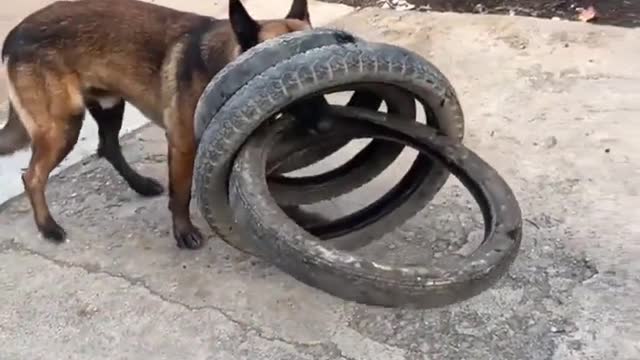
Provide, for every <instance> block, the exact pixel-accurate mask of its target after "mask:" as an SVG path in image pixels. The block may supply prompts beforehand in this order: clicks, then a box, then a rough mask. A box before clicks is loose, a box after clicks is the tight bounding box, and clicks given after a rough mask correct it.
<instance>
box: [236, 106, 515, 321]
mask: <svg viewBox="0 0 640 360" xmlns="http://www.w3.org/2000/svg"><path fill="white" fill-rule="evenodd" d="M350 119H351V120H350V121H351V122H353V123H354V126H355V127H356V128H357V127H358V126H359V127H360V128H361V132H360V133H361V135H362V136H366V137H369V136H372V137H379V138H383V139H385V140H393V141H396V142H398V143H400V144H403V145H407V146H412V147H414V148H415V149H417V150H419V151H420V152H421V153H423V154H429V155H430V156H433V157H434V158H435V159H437V161H439V162H441V163H443V164H446V166H447V167H448V168H449V170H451V172H452V173H453V174H455V175H456V176H457V177H458V178H459V179H460V180H461V182H462V183H463V184H464V185H465V186H466V187H467V188H468V189H469V190H470V191H471V193H472V194H473V196H474V197H475V198H476V201H478V203H479V205H480V208H481V209H482V212H483V217H484V220H485V240H484V242H483V243H482V245H480V247H479V248H478V249H477V250H476V251H475V252H474V253H472V254H471V255H469V256H468V257H466V258H463V257H449V258H446V259H437V260H435V261H434V263H431V264H429V266H428V267H419V266H406V267H388V266H385V265H380V264H377V263H375V262H373V261H370V260H366V259H364V258H362V257H359V256H356V255H352V254H349V253H345V252H341V251H339V250H336V249H335V248H332V247H327V246H325V245H324V244H322V243H320V242H319V241H317V240H318V239H316V238H315V237H314V236H312V235H311V234H309V233H308V232H306V231H305V230H304V229H302V228H301V227H300V226H298V225H297V224H296V223H295V222H293V221H292V220H291V219H290V218H289V217H288V216H286V214H284V213H283V212H282V211H281V210H280V208H279V206H278V204H277V203H276V202H275V201H274V199H273V198H272V197H271V195H270V193H269V191H268V189H267V184H266V176H265V175H266V174H265V164H266V161H267V156H266V154H267V152H266V151H265V149H264V147H263V145H265V144H267V143H268V140H265V139H268V138H269V136H270V134H269V130H271V129H270V128H269V127H262V128H261V129H260V130H259V131H258V132H257V133H254V135H253V136H252V137H251V139H249V141H248V143H247V144H246V145H245V146H244V147H243V148H242V150H241V152H240V154H239V155H238V158H237V159H236V161H235V164H234V167H233V172H232V175H231V180H230V195H229V196H230V203H231V207H232V208H233V210H234V213H235V220H236V222H237V223H238V224H239V225H240V226H239V230H240V231H241V232H242V233H243V234H245V237H246V239H248V240H249V242H251V243H252V246H253V247H254V248H256V249H258V250H259V252H260V253H261V254H262V255H263V256H264V257H265V258H267V259H268V260H269V261H271V262H272V263H273V264H275V265H276V266H278V267H279V268H280V269H282V270H283V271H285V272H287V273H289V274H290V275H292V276H293V277H295V278H296V279H298V280H300V281H302V282H304V283H306V284H308V285H310V286H314V287H316V288H319V289H322V290H324V291H326V292H328V293H330V294H333V295H335V296H338V297H341V298H343V299H347V300H352V301H356V302H359V303H364V304H369V305H379V306H394V307H395V306H404V307H419V308H428V307H437V306H444V305H448V304H451V303H453V302H458V301H461V300H464V299H467V298H469V297H472V296H474V295H476V294H478V293H480V292H481V291H483V290H485V289H486V288H488V287H489V286H491V285H492V284H494V283H495V281H497V280H498V279H499V278H500V277H501V276H502V275H503V274H504V272H505V271H506V270H507V269H508V267H509V265H510V264H511V263H512V262H513V260H514V259H515V257H516V254H517V251H518V248H519V245H520V241H521V234H522V216H521V213H520V208H519V206H518V203H517V201H516V199H515V197H514V195H513V193H512V192H511V189H510V188H509V186H508V185H507V184H506V183H505V181H504V180H503V179H502V178H501V177H500V176H499V175H498V174H497V173H496V172H495V170H493V169H492V168H491V167H490V166H489V165H488V164H486V163H485V162H484V161H483V160H482V159H480V158H479V157H478V156H477V155H476V154H474V153H473V152H471V151H469V150H467V149H466V148H465V147H464V146H462V145H461V144H460V143H459V142H457V141H453V140H452V139H450V138H449V137H446V136H443V135H437V133H436V132H435V131H434V130H433V129H430V128H429V127H427V126H425V125H421V124H416V123H406V122H397V123H393V124H392V123H391V122H389V121H385V119H384V117H383V116H380V115H379V113H373V114H369V116H367V117H366V121H363V120H362V119H358V118H356V117H351V118H350ZM372 125H373V126H372Z"/></svg>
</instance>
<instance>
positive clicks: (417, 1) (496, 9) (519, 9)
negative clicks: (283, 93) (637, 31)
mask: <svg viewBox="0 0 640 360" xmlns="http://www.w3.org/2000/svg"><path fill="white" fill-rule="evenodd" d="M322 1H326V2H332V3H341V4H346V5H350V6H355V7H370V6H380V5H381V3H382V1H380V0H322ZM407 1H408V2H409V3H410V4H412V5H415V6H416V9H420V10H422V11H427V10H429V11H452V12H462V13H486V14H512V15H521V16H532V17H539V18H548V19H551V18H559V19H564V20H577V16H578V12H579V9H580V8H587V7H589V6H591V5H593V6H594V7H595V9H596V10H597V12H598V19H597V20H596V21H595V23H598V24H604V25H615V26H623V27H637V26H640V1H628V0H606V1H605V0H600V1H594V0H581V1H573V0H407ZM390 2H392V3H397V1H395V0H394V1H390ZM400 2H402V0H401V1H400Z"/></svg>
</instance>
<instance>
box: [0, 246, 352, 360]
mask: <svg viewBox="0 0 640 360" xmlns="http://www.w3.org/2000/svg"><path fill="white" fill-rule="evenodd" d="M9 251H14V252H15V251H17V252H23V253H25V254H27V255H31V256H35V257H38V258H41V259H43V260H46V261H48V262H50V263H53V264H55V265H56V266H58V267H61V268H66V269H81V270H83V271H85V272H86V273H88V274H93V275H104V276H108V277H110V278H115V279H120V280H123V281H125V282H127V283H128V284H129V285H130V286H131V287H133V288H143V289H145V290H146V291H147V292H148V293H149V294H151V295H152V296H153V297H155V298H157V299H159V300H161V301H163V302H165V303H168V304H171V305H174V306H178V307H180V308H183V309H185V310H188V311H191V312H194V311H215V312H217V313H219V314H220V315H222V316H223V317H224V318H225V319H226V320H227V321H229V322H231V323H233V324H235V325H236V326H238V327H239V328H241V329H242V330H243V331H245V333H249V332H253V333H254V334H255V335H256V336H258V337H259V338H261V339H263V340H266V341H271V342H281V343H284V344H287V345H291V346H293V347H295V348H296V349H299V348H308V347H310V346H313V345H321V344H318V343H313V344H307V343H301V342H296V341H293V340H289V339H285V338H282V337H278V336H270V335H267V334H265V333H264V330H262V329H260V328H259V327H256V326H254V325H250V324H247V323H244V322H242V321H241V320H238V319H236V318H234V317H233V316H232V315H230V314H229V313H228V312H227V311H226V310H224V309H223V308H220V307H218V306H215V305H203V306H194V305H189V304H186V303H184V302H181V301H178V300H175V299H171V298H169V297H166V296H165V295H163V294H161V293H159V292H158V291H156V290H153V289H152V288H151V287H150V286H149V285H148V284H147V283H146V282H145V281H144V280H142V279H140V278H132V277H129V276H126V275H124V274H115V273H112V272H110V271H107V270H104V269H98V268H95V267H91V266H86V265H80V264H74V263H71V262H68V261H64V260H59V259H55V258H52V257H50V256H48V255H46V254H43V253H40V252H38V251H35V250H32V249H30V248H28V247H26V246H24V245H23V244H20V243H18V242H16V241H15V239H10V240H9V241H6V242H5V244H3V246H2V247H0V254H4V253H7V252H9ZM328 344H330V345H335V344H334V343H332V342H329V343H328ZM348 360H351V359H348Z"/></svg>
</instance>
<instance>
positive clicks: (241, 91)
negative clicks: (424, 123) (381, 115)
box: [195, 32, 464, 256]
mask: <svg viewBox="0 0 640 360" xmlns="http://www.w3.org/2000/svg"><path fill="white" fill-rule="evenodd" d="M310 33H311V34H313V32H310ZM307 36H312V35H308V34H306V33H302V34H298V35H291V36H289V37H284V39H276V40H274V41H271V42H267V43H263V44H262V46H258V47H257V48H256V50H254V51H253V52H252V56H253V57H251V58H249V57H248V56H247V57H244V58H242V59H239V62H244V61H256V62H257V63H261V62H260V60H259V59H258V60H253V59H254V57H258V58H259V57H260V56H261V54H263V53H262V51H265V53H269V52H268V51H267V50H265V49H269V48H270V47H279V46H281V43H282V42H284V43H285V44H288V45H287V46H289V47H290V48H289V49H291V48H295V45H291V44H294V43H295V41H294V40H295V39H296V38H297V37H300V39H304V40H305V41H310V40H309V38H308V37H307ZM341 36H342V35H341ZM328 37H329V36H327V38H328ZM342 37H345V36H342ZM292 39H293V40H292ZM350 39H353V38H350ZM285 48H286V46H285ZM285 52H286V51H285ZM287 55H291V56H290V57H289V58H286V59H284V58H285V56H281V57H280V58H278V61H275V62H273V65H272V66H271V67H266V66H265V67H266V69H256V70H255V74H257V75H253V76H248V75H245V74H243V72H239V75H238V76H240V78H238V79H245V78H250V80H248V81H240V80H238V81H236V77H235V74H236V72H235V71H231V69H232V68H233V66H239V65H233V66H232V67H231V69H230V70H228V71H226V75H224V74H223V75H221V76H219V77H217V82H216V79H214V81H212V83H215V86H213V85H212V86H209V87H208V92H207V91H205V93H203V96H202V97H201V100H200V103H199V105H198V114H199V115H198V116H197V119H196V120H197V121H201V122H206V123H208V125H207V124H205V125H206V128H205V129H204V131H203V132H202V135H201V137H200V145H199V147H198V154H197V158H196V172H195V184H196V196H197V199H198V204H199V207H200V210H201V212H202V214H203V216H204V217H205V219H206V220H207V222H208V223H209V225H210V226H211V227H212V228H213V229H214V230H215V231H216V232H217V233H218V234H219V235H220V237H221V238H223V239H224V240H225V241H227V242H228V243H230V244H231V245H233V246H235V247H236V248H238V249H241V250H243V251H246V252H250V253H252V254H254V255H257V256H261V254H260V253H259V251H256V249H255V248H254V247H253V244H251V243H250V242H249V241H247V239H244V238H243V237H242V236H238V234H237V232H235V231H234V220H233V216H232V212H231V209H230V207H229V203H228V201H227V199H228V179H229V175H230V169H231V165H232V164H233V161H234V158H235V155H236V153H237V152H238V151H239V150H240V148H241V146H242V145H243V144H244V143H245V141H246V140H247V139H248V138H249V137H250V136H251V134H252V133H253V132H254V131H255V130H256V129H257V128H258V126H259V125H260V124H261V123H262V122H264V121H265V120H266V119H269V118H270V117H272V116H273V115H275V114H276V113H278V112H279V111H282V110H283V109H284V108H286V107H287V106H288V105H290V104H291V103H293V102H295V101H297V100H299V99H303V98H305V97H308V96H313V95H316V94H318V93H321V92H323V91H326V90H328V89H335V88H340V87H343V86H350V85H353V84H355V85H358V84H370V83H376V84H384V85H386V86H394V87H398V88H400V89H402V90H404V91H406V92H408V93H410V94H411V95H412V96H414V97H415V98H417V99H418V100H419V101H420V102H421V103H422V104H423V105H424V107H425V108H426V109H428V111H429V115H430V116H429V121H430V125H432V126H433V127H435V128H437V130H438V131H439V132H440V133H442V134H445V135H447V136H449V137H451V138H453V139H455V140H461V139H462V137H463V133H464V121H463V114H462V110H461V107H460V104H459V102H458V99H457V97H456V94H455V91H454V89H453V87H452V86H451V85H450V83H449V82H448V80H447V79H446V78H445V77H444V75H443V74H441V73H440V72H439V71H438V70H437V69H436V68H435V67H434V66H433V65H431V64H430V63H429V62H427V61H426V60H425V59H423V58H422V57H420V56H418V55H417V54H415V53H413V52H410V51H408V50H406V49H402V48H399V47H395V46H392V45H386V44H374V43H366V42H363V41H356V40H354V41H343V42H338V41H336V42H335V43H334V44H328V45H322V46H318V47H314V48H310V49H308V50H305V51H300V52H295V51H291V52H290V53H287ZM269 56H270V55H269ZM225 79H226V80H225ZM227 82H231V83H235V84H242V86H238V85H236V87H237V90H236V91H233V92H231V91H229V92H224V91H222V90H218V86H220V87H221V88H223V89H224V88H226V86H227V85H226V83H227ZM218 93H224V94H227V96H225V97H224V100H220V98H221V97H220V96H218V95H215V96H214V95H212V94H218ZM212 109H214V110H215V109H217V110H215V111H214V110H212ZM206 114H214V115H213V118H211V119H210V121H206V117H207V115H206ZM198 119H200V120H198ZM205 125H200V128H202V127H204V126H205ZM428 166H429V171H428V172H427V174H426V175H425V177H424V181H423V182H422V185H421V188H420V189H419V190H417V191H415V192H414V195H416V194H418V195H419V196H420V198H419V199H418V198H415V200H412V201H407V202H405V204H403V206H402V209H404V213H403V212H402V211H396V212H394V216H397V219H399V220H400V221H398V225H399V223H401V222H404V221H405V220H406V219H408V218H409V217H410V216H413V215H414V214H415V213H416V212H417V211H419V210H420V209H422V208H423V207H424V206H425V205H426V203H427V202H428V201H429V200H430V199H431V198H432V197H433V196H434V195H435V194H436V193H437V191H438V190H439V189H440V188H441V187H442V185H443V184H444V182H445V181H446V178H447V176H448V172H447V171H446V169H445V168H444V167H442V166H441V165H439V164H437V163H432V162H430V163H429V164H428ZM418 195H416V196H418ZM378 223H380V222H378ZM389 230H391V228H389V227H375V226H370V227H367V230H366V233H365V232H363V233H361V234H356V233H351V235H348V236H351V238H352V239H354V241H353V242H352V244H355V245H356V246H360V245H361V244H362V243H367V242H369V241H371V240H372V239H375V238H376V237H379V236H380V235H382V234H384V233H386V232H388V231H389ZM360 235H366V236H360ZM355 240H357V241H355ZM358 243H359V244H358ZM345 244H346V245H349V242H348V241H346V242H345Z"/></svg>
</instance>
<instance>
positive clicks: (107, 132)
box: [87, 100, 164, 196]
mask: <svg viewBox="0 0 640 360" xmlns="http://www.w3.org/2000/svg"><path fill="white" fill-rule="evenodd" d="M124 107H125V102H124V100H119V101H117V102H116V103H115V104H103V103H100V102H99V101H95V100H92V101H88V102H87V109H88V110H89V113H90V114H91V116H92V117H93V118H94V119H95V120H96V122H97V123H98V136H99V138H100V140H99V144H98V156H100V157H104V158H105V159H106V160H107V161H108V162H109V163H110V164H111V165H112V166H113V167H114V168H115V169H116V171H117V172H118V173H119V174H120V176H122V178H123V179H124V180H125V181H126V182H127V183H128V184H129V186H130V187H131V188H132V189H133V190H134V191H135V192H137V193H138V194H140V195H142V196H157V195H160V194H162V192H163V191H164V189H163V187H162V185H160V183H159V182H158V181H156V180H155V179H152V178H149V177H145V176H142V175H140V174H139V173H138V172H137V171H135V170H134V169H133V168H131V166H130V165H129V163H127V160H126V159H125V158H124V156H123V155H122V150H121V149H120V139H119V138H118V136H119V133H120V129H121V128H122V118H123V115H124Z"/></svg>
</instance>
